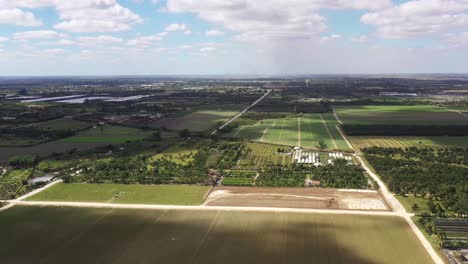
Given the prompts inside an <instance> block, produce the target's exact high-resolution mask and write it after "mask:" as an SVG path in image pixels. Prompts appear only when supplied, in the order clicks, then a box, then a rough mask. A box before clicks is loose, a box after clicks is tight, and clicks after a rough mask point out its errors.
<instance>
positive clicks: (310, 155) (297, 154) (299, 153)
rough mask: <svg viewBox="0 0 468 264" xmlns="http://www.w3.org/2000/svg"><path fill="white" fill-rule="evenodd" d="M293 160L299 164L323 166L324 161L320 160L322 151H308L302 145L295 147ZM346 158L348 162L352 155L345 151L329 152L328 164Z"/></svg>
mask: <svg viewBox="0 0 468 264" xmlns="http://www.w3.org/2000/svg"><path fill="white" fill-rule="evenodd" d="M292 157H293V161H294V162H296V163H298V164H313V165H314V166H321V165H323V163H322V162H321V160H320V153H318V152H312V151H306V150H303V149H302V148H301V147H295V148H294V152H293V154H292ZM336 159H344V160H346V161H348V162H351V161H352V157H351V156H347V155H344V154H343V153H328V160H327V163H328V164H333V160H336Z"/></svg>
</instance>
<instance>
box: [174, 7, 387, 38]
mask: <svg viewBox="0 0 468 264" xmlns="http://www.w3.org/2000/svg"><path fill="white" fill-rule="evenodd" d="M390 4H391V3H390V1H389V0H293V1H283V0H270V1H256V0H231V1H224V0H198V1H193V0H167V3H166V10H167V11H168V12H173V13H182V12H189V13H195V14H197V15H198V17H199V18H201V19H203V20H205V21H208V22H211V23H213V24H217V25H220V26H223V27H224V28H226V29H228V30H231V31H234V32H239V33H240V35H239V36H238V39H242V40H257V39H266V38H309V37H310V36H311V35H316V34H318V33H321V32H323V31H325V30H326V28H327V26H326V23H325V22H326V19H325V18H324V17H323V16H321V15H319V14H318V11H319V10H320V9H364V10H377V9H380V8H385V7H388V6H390Z"/></svg>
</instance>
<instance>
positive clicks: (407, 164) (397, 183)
mask: <svg viewBox="0 0 468 264" xmlns="http://www.w3.org/2000/svg"><path fill="white" fill-rule="evenodd" d="M366 159H367V160H368V161H369V163H370V164H371V165H372V166H373V167H374V169H375V170H376V171H377V172H378V173H379V174H380V176H381V177H382V179H383V180H384V181H385V182H386V184H387V186H388V187H389V188H390V190H391V191H393V192H395V193H398V194H402V195H404V194H407V193H413V194H414V195H416V196H417V195H421V196H426V195H431V196H433V197H434V199H438V200H441V201H442V204H443V206H444V207H445V208H447V209H448V210H450V211H452V212H459V211H465V212H466V211H468V167H464V166H459V165H451V164H444V163H438V162H428V161H420V160H410V159H401V158H394V157H392V156H390V155H386V156H377V155H373V154H372V155H371V154H366Z"/></svg>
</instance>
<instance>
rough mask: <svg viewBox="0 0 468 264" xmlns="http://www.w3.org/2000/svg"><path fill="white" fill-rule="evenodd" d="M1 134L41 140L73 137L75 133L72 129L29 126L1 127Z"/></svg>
mask: <svg viewBox="0 0 468 264" xmlns="http://www.w3.org/2000/svg"><path fill="white" fill-rule="evenodd" d="M0 134H1V135H3V136H5V137H28V138H36V139H37V138H38V139H40V140H49V139H58V138H66V137H71V136H73V135H74V134H75V132H74V131H72V130H69V129H67V130H42V129H37V128H34V127H28V128H18V129H12V128H0Z"/></svg>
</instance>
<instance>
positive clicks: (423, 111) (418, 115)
mask: <svg viewBox="0 0 468 264" xmlns="http://www.w3.org/2000/svg"><path fill="white" fill-rule="evenodd" d="M334 110H335V112H336V113H337V115H338V117H339V118H340V120H341V121H342V122H343V123H344V124H346V125H462V124H465V125H466V124H468V116H466V115H462V114H459V113H456V112H454V111H451V110H448V109H445V108H442V107H436V106H431V105H392V106H371V105H366V106H337V107H334Z"/></svg>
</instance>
